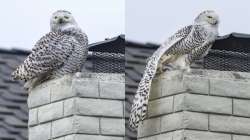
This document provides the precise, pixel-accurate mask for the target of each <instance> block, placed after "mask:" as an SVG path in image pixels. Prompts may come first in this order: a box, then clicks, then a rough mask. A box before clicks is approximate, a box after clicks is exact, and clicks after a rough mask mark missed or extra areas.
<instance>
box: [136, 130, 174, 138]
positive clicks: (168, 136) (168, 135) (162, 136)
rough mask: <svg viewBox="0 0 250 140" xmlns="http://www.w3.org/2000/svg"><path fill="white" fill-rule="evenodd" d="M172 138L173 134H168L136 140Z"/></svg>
mask: <svg viewBox="0 0 250 140" xmlns="http://www.w3.org/2000/svg"><path fill="white" fill-rule="evenodd" d="M172 138H173V133H172V132H169V133H163V134H159V135H154V136H150V137H145V138H139V139H138V140H172Z"/></svg>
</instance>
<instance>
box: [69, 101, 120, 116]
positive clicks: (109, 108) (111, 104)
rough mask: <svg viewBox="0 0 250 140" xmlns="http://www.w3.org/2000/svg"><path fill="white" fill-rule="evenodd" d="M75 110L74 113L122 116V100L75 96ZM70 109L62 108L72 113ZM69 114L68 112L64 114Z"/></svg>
mask: <svg viewBox="0 0 250 140" xmlns="http://www.w3.org/2000/svg"><path fill="white" fill-rule="evenodd" d="M71 103H74V104H75V107H76V112H74V114H80V115H93V116H111V117H123V101H116V100H106V99H91V98H76V99H75V102H71ZM67 109H71V108H70V107H69V108H64V111H65V112H68V113H72V111H70V110H67ZM66 115H69V114H66Z"/></svg>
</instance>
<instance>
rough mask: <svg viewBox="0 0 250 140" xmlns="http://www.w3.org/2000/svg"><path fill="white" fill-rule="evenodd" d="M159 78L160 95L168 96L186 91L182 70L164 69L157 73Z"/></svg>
mask: <svg viewBox="0 0 250 140" xmlns="http://www.w3.org/2000/svg"><path fill="white" fill-rule="evenodd" d="M160 78H161V96H169V95H174V94H178V93H182V92H185V91H186V88H185V87H184V84H183V71H181V70H176V71H166V72H164V73H162V74H161V75H159V77H158V79H160Z"/></svg>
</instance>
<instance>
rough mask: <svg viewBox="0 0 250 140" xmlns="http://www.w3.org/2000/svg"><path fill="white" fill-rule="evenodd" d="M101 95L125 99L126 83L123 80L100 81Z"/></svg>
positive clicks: (102, 96)
mask: <svg viewBox="0 0 250 140" xmlns="http://www.w3.org/2000/svg"><path fill="white" fill-rule="evenodd" d="M100 97H101V98H108V99H121V100H123V99H125V84H124V83H121V82H108V81H105V82H104V81H100Z"/></svg>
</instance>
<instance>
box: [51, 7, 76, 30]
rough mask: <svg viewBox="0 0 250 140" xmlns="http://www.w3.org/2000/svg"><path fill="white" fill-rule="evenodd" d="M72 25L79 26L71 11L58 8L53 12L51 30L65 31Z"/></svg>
mask: <svg viewBox="0 0 250 140" xmlns="http://www.w3.org/2000/svg"><path fill="white" fill-rule="evenodd" d="M72 27H77V23H76V21H75V19H74V17H73V15H72V14H71V13H70V12H68V11H65V10H58V11H56V12H54V13H53V14H52V17H51V19H50V28H51V31H63V30H65V29H67V28H72Z"/></svg>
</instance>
